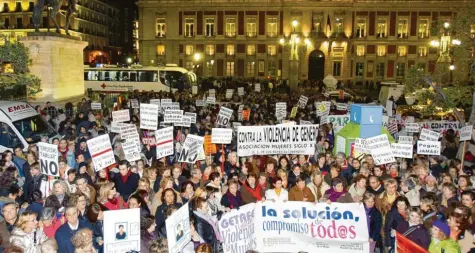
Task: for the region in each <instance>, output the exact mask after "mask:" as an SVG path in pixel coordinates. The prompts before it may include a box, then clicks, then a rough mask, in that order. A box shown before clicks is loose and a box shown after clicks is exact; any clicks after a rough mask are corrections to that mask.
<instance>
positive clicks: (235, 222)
mask: <svg viewBox="0 0 475 253" xmlns="http://www.w3.org/2000/svg"><path fill="white" fill-rule="evenodd" d="M255 206H256V204H255V203H249V204H247V205H244V206H240V207H239V209H238V210H233V211H232V212H227V213H224V214H223V216H222V217H221V219H220V220H219V222H218V226H219V232H220V233H221V234H222V235H225V236H223V240H224V241H223V251H224V253H237V252H248V251H249V250H255V249H256V243H255V240H256V234H255V233H249V234H247V236H240V235H241V234H242V233H243V231H254V225H255V224H254V208H255ZM237 217H239V218H238V219H236V218H237ZM236 249H240V250H242V251H239V250H236Z"/></svg>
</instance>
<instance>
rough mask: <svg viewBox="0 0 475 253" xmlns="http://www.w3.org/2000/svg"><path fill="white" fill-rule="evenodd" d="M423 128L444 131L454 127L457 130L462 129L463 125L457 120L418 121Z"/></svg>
mask: <svg viewBox="0 0 475 253" xmlns="http://www.w3.org/2000/svg"><path fill="white" fill-rule="evenodd" d="M418 124H419V126H420V127H421V128H427V129H430V130H432V131H434V132H438V133H441V132H442V133H443V132H445V131H446V130H448V129H453V130H455V132H458V131H460V129H461V128H462V127H463V125H462V124H461V123H460V122H457V121H443V120H441V121H423V122H419V123H418Z"/></svg>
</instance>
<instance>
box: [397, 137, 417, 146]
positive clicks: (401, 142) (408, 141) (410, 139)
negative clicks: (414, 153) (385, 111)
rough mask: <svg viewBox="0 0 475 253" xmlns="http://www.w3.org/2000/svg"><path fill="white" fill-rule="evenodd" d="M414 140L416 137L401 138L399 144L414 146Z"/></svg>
mask: <svg viewBox="0 0 475 253" xmlns="http://www.w3.org/2000/svg"><path fill="white" fill-rule="evenodd" d="M413 140H414V137H412V136H399V139H398V142H399V143H400V144H409V145H411V146H412V145H413V143H412V141H413Z"/></svg>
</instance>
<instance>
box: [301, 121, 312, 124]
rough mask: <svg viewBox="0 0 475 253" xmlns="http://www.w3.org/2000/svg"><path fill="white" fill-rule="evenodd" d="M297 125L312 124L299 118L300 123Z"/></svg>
mask: <svg viewBox="0 0 475 253" xmlns="http://www.w3.org/2000/svg"><path fill="white" fill-rule="evenodd" d="M299 125H312V122H310V121H306V120H300V124H299Z"/></svg>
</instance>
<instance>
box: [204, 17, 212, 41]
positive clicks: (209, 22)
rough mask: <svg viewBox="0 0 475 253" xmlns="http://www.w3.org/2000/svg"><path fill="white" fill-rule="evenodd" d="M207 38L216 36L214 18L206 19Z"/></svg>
mask: <svg viewBox="0 0 475 253" xmlns="http://www.w3.org/2000/svg"><path fill="white" fill-rule="evenodd" d="M205 36H206V37H212V36H214V18H207V19H206V31H205Z"/></svg>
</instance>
